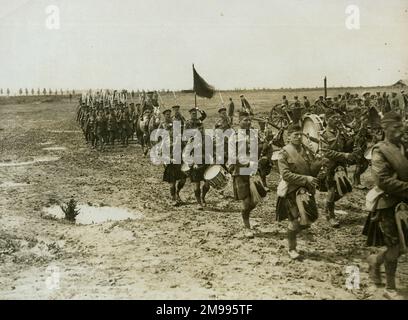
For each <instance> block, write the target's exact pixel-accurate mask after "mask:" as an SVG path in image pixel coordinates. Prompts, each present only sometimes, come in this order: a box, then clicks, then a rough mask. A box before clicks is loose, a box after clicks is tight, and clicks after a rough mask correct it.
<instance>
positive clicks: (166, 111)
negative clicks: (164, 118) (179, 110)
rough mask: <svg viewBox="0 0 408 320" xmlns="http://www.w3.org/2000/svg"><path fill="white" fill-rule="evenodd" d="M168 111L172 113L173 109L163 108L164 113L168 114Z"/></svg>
mask: <svg viewBox="0 0 408 320" xmlns="http://www.w3.org/2000/svg"><path fill="white" fill-rule="evenodd" d="M168 112H170V113H171V109H165V110H163V112H162V113H163V114H166V113H168Z"/></svg>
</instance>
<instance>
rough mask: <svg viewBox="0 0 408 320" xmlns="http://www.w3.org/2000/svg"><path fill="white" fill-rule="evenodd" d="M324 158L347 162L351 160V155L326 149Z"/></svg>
mask: <svg viewBox="0 0 408 320" xmlns="http://www.w3.org/2000/svg"><path fill="white" fill-rule="evenodd" d="M324 156H325V157H326V158H328V159H330V160H333V161H339V162H341V161H347V160H349V159H350V158H351V154H349V153H346V152H339V151H335V150H332V149H324Z"/></svg>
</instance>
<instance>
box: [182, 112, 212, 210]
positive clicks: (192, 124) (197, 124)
mask: <svg viewBox="0 0 408 320" xmlns="http://www.w3.org/2000/svg"><path fill="white" fill-rule="evenodd" d="M198 113H200V117H198ZM190 117H191V119H190V120H188V121H187V122H186V125H185V129H197V130H199V132H200V133H201V137H202V139H201V141H200V146H199V147H201V148H202V163H193V164H192V165H191V166H190V170H189V176H190V180H191V182H192V183H193V184H194V195H195V198H196V200H197V203H198V208H199V210H203V209H204V206H205V204H206V202H205V196H206V194H207V192H208V191H209V190H210V184H209V182H208V181H205V180H204V173H205V170H207V168H208V167H209V164H208V162H209V161H208V160H207V161H206V154H207V153H206V152H205V140H204V120H205V118H206V117H207V114H206V113H205V111H203V110H199V109H197V108H192V109H190ZM189 143H194V140H192V141H190V142H189ZM192 149H193V148H192ZM201 183H203V184H202V186H201Z"/></svg>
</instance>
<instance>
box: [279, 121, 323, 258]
mask: <svg viewBox="0 0 408 320" xmlns="http://www.w3.org/2000/svg"><path fill="white" fill-rule="evenodd" d="M287 132H288V135H289V143H288V144H287V145H286V146H285V147H283V149H282V151H281V154H280V157H279V160H278V166H279V173H280V176H281V181H280V182H279V186H278V191H277V193H278V200H277V204H276V220H277V221H282V220H285V219H288V220H289V226H288V233H287V237H288V246H289V251H288V253H289V256H290V257H291V258H292V259H298V258H299V257H300V255H299V253H298V252H297V251H296V237H297V234H298V233H299V232H300V231H301V230H302V229H306V228H309V227H310V225H311V224H312V223H313V222H314V221H316V220H317V218H318V211H317V205H316V200H315V196H314V195H315V190H316V188H317V187H318V179H317V178H316V176H317V174H318V173H319V170H320V168H321V166H322V160H320V159H317V158H316V156H315V154H314V153H313V151H312V150H311V149H309V148H308V147H306V146H305V145H304V144H302V129H301V127H300V126H299V125H298V124H292V125H290V126H289V127H288V130H287Z"/></svg>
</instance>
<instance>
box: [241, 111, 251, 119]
mask: <svg viewBox="0 0 408 320" xmlns="http://www.w3.org/2000/svg"><path fill="white" fill-rule="evenodd" d="M245 117H249V113H248V112H246V111H240V112H239V118H240V119H241V118H245Z"/></svg>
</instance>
